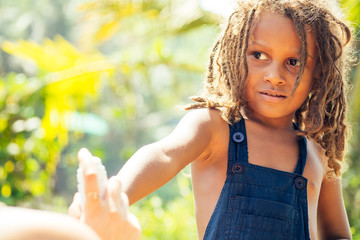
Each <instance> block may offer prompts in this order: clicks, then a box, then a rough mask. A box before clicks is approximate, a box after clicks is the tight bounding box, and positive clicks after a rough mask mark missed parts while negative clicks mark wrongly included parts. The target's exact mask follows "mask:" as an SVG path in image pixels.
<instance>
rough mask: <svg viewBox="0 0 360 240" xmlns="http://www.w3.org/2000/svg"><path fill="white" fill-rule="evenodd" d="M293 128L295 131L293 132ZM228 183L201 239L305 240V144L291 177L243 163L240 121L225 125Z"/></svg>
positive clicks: (245, 157)
mask: <svg viewBox="0 0 360 240" xmlns="http://www.w3.org/2000/svg"><path fill="white" fill-rule="evenodd" d="M295 127H296V126H295ZM229 128H230V140H229V153H228V166H227V177H226V181H225V184H224V187H223V189H222V191H221V194H220V197H219V200H218V202H217V204H216V207H215V210H214V212H213V214H212V216H211V218H210V221H209V223H208V226H207V228H206V231H205V236H204V239H206V240H210V239H216V240H219V239H221V240H223V239H224V240H227V239H245V240H256V239H261V240H269V239H274V240H275V239H276V240H282V239H291V240H297V239H298V240H300V239H301V240H303V239H306V240H308V239H310V235H309V224H308V206H307V187H306V186H307V179H306V178H304V177H303V176H302V174H303V171H304V167H305V164H306V139H305V138H304V137H299V140H298V143H299V146H300V154H299V159H298V163H297V165H296V169H295V171H294V173H290V172H284V171H280V170H276V169H271V168H266V167H262V166H258V165H253V164H250V163H249V162H248V149H247V139H246V131H245V120H244V119H242V120H241V121H239V122H237V123H236V124H235V125H234V126H231V125H229Z"/></svg>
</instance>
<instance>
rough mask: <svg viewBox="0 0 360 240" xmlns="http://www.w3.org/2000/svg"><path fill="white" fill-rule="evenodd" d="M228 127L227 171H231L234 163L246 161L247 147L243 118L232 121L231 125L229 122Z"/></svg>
mask: <svg viewBox="0 0 360 240" xmlns="http://www.w3.org/2000/svg"><path fill="white" fill-rule="evenodd" d="M229 129H230V135H229V152H228V172H229V171H230V172H231V171H232V167H233V166H234V164H235V163H247V162H248V149H247V139H246V129H245V120H244V118H242V119H241V120H240V121H238V122H236V123H234V124H233V125H230V124H229Z"/></svg>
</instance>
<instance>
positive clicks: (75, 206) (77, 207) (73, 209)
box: [68, 193, 82, 219]
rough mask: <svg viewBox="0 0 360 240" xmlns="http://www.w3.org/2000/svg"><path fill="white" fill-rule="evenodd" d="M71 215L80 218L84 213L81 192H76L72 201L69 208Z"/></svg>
mask: <svg viewBox="0 0 360 240" xmlns="http://www.w3.org/2000/svg"><path fill="white" fill-rule="evenodd" d="M68 214H69V216H71V217H73V218H76V219H80V218H81V214H82V209H81V199H80V194H79V193H75V195H74V198H73V201H72V203H71V204H70V206H69V209H68Z"/></svg>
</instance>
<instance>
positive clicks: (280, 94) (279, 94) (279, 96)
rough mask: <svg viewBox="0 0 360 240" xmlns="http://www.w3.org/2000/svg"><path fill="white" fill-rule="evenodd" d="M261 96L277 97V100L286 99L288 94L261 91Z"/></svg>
mask: <svg viewBox="0 0 360 240" xmlns="http://www.w3.org/2000/svg"><path fill="white" fill-rule="evenodd" d="M260 94H262V95H265V96H269V97H275V98H286V97H287V96H286V94H285V93H283V92H281V91H275V90H264V91H260Z"/></svg>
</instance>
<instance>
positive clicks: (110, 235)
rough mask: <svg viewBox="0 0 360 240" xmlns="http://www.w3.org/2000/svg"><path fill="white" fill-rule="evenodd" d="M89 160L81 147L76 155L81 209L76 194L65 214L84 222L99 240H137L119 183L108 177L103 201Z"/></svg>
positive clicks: (137, 226)
mask: <svg viewBox="0 0 360 240" xmlns="http://www.w3.org/2000/svg"><path fill="white" fill-rule="evenodd" d="M92 157H93V156H92V155H91V153H90V152H89V151H88V150H87V149H84V148H83V149H81V150H80V151H79V153H78V159H79V162H80V165H81V167H82V168H83V174H84V185H85V196H86V199H85V207H84V208H85V209H81V203H80V195H79V194H78V193H77V194H75V196H74V200H73V202H72V204H71V205H70V207H69V215H70V216H73V217H75V218H77V219H80V220H81V221H82V222H85V223H86V224H87V225H88V226H90V227H91V228H92V229H93V230H94V231H95V232H96V233H97V234H98V235H99V236H100V237H101V239H104V240H105V239H106V240H122V239H127V240H132V239H140V236H141V233H140V224H139V222H138V220H137V218H136V217H135V216H134V215H133V214H131V213H130V212H129V200H128V198H127V195H126V194H125V193H124V192H123V191H122V185H121V182H120V180H119V179H118V178H117V177H115V176H114V177H111V178H110V179H109V181H108V183H107V187H106V188H107V189H106V194H105V196H104V198H102V196H100V193H99V187H98V183H97V176H96V169H95V166H94V164H92Z"/></svg>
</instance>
